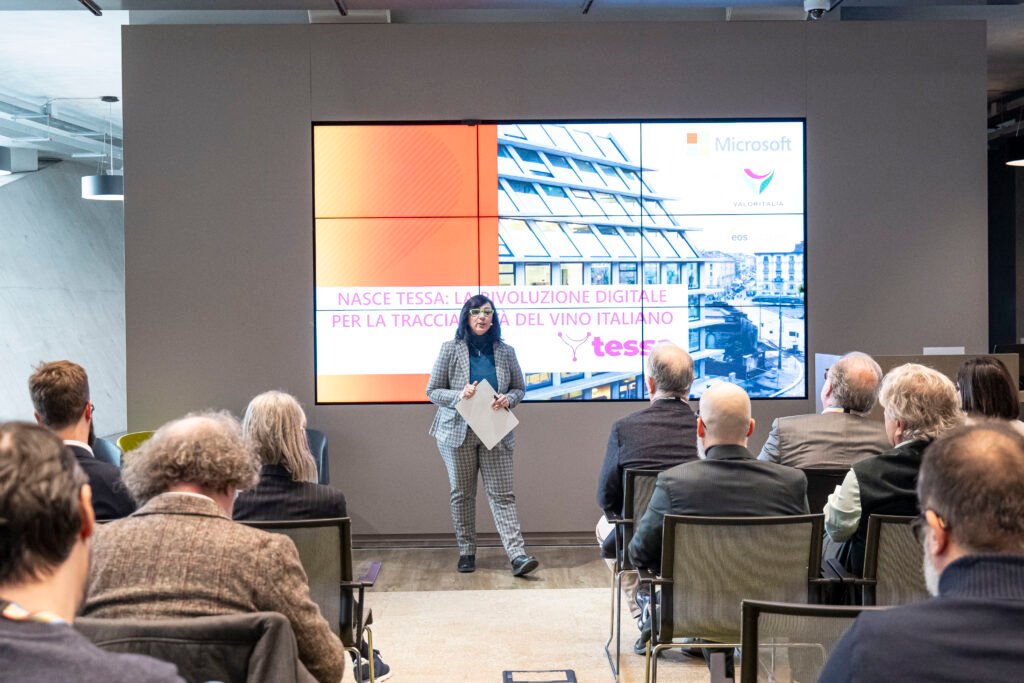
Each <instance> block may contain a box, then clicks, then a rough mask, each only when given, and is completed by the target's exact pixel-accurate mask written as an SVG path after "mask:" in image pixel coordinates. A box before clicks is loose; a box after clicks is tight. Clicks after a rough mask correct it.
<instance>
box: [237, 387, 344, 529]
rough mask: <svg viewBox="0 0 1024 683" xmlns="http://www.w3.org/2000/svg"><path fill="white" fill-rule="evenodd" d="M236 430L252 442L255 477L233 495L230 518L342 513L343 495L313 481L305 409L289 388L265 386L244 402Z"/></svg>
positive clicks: (327, 515)
mask: <svg viewBox="0 0 1024 683" xmlns="http://www.w3.org/2000/svg"><path fill="white" fill-rule="evenodd" d="M242 432H243V433H244V434H245V435H246V436H247V437H249V439H251V440H252V441H253V443H255V444H256V452H257V454H258V455H259V458H260V462H261V463H262V467H261V468H260V480H259V483H257V484H256V486H255V487H254V488H252V489H249V490H248V491H243V492H242V493H241V494H240V495H239V496H238V500H236V501H235V512H234V519H239V520H257V519H258V520H274V519H318V518H324V517H346V516H348V515H347V511H346V509H345V495H344V494H343V493H342V492H341V491H339V490H338V489H336V488H332V487H330V486H324V485H322V484H318V483H317V480H318V477H317V470H316V462H314V461H313V454H312V453H311V452H310V450H309V441H308V439H307V438H306V414H305V413H304V412H303V411H302V406H300V405H299V402H298V401H296V400H295V398H294V397H292V396H290V395H289V394H285V393H283V392H280V391H268V392H266V393H263V394H260V395H259V396H257V397H256V398H254V399H253V400H252V401H250V403H249V407H248V408H246V410H245V417H243V418H242Z"/></svg>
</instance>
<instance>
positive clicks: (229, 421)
mask: <svg viewBox="0 0 1024 683" xmlns="http://www.w3.org/2000/svg"><path fill="white" fill-rule="evenodd" d="M258 472H259V461H258V459H257V458H256V456H255V452H254V450H253V449H252V447H251V445H250V444H249V443H248V442H247V441H246V440H245V439H244V438H243V437H242V434H241V431H240V428H239V425H238V422H237V420H235V419H234V418H233V417H231V416H230V415H227V414H217V413H211V414H204V415H196V416H190V417H186V418H183V419H181V420H178V421H175V422H171V423H169V424H167V425H165V426H163V427H161V428H160V429H159V430H158V431H157V432H156V434H154V435H153V437H152V438H151V439H150V440H149V441H147V442H146V443H145V444H143V445H142V446H141V447H140V448H139V449H138V450H135V451H133V452H132V453H131V455H130V457H127V458H125V465H124V482H125V485H126V486H127V487H128V490H129V492H130V493H131V495H132V497H133V498H135V500H136V501H137V502H138V503H139V504H140V505H141V507H140V508H139V509H138V510H137V511H136V512H135V513H134V514H132V515H131V516H130V517H126V518H124V519H121V520H118V521H116V522H111V523H110V524H107V525H105V526H104V527H103V528H102V529H101V530H100V531H99V533H97V535H96V540H95V541H94V543H93V556H92V568H91V571H90V574H89V583H88V587H87V588H88V596H87V599H86V603H85V607H84V611H83V615H84V616H88V617H98V618H112V619H114V618H134V619H164V618H176V617H190V616H207V615H220V614H234V613H238V612H257V611H267V612H280V613H281V614H283V615H284V616H285V617H287V618H288V621H290V622H291V625H292V629H293V630H294V631H295V639H296V641H297V642H298V646H299V658H300V659H301V660H302V663H303V664H304V665H305V667H306V668H307V669H308V670H309V672H310V673H311V674H313V676H315V677H316V679H317V680H318V681H320V683H328V682H329V683H337V682H338V681H340V680H341V677H342V674H343V672H344V649H343V648H342V645H341V641H339V640H338V638H337V637H336V636H335V635H334V634H333V633H332V632H331V629H330V627H329V626H328V625H327V622H326V621H325V620H324V618H323V617H322V616H321V615H320V610H319V609H318V608H317V606H316V605H315V604H314V603H313V601H312V600H311V599H310V597H309V586H308V584H307V580H306V574H305V572H304V571H303V569H302V565H301V564H300V562H299V555H298V552H297V551H296V549H295V545H294V544H293V543H292V541H291V539H289V538H287V537H286V536H283V535H280V534H270V533H267V532H265V531H260V530H258V529H252V528H250V527H246V526H243V525H241V524H238V523H236V522H232V521H231V508H232V505H233V504H234V500H235V493H236V491H239V490H243V489H246V488H250V487H252V486H253V485H255V483H256V481H257V476H258Z"/></svg>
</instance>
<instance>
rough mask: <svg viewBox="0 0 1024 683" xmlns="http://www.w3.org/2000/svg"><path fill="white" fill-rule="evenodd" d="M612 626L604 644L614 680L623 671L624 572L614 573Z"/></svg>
mask: <svg viewBox="0 0 1024 683" xmlns="http://www.w3.org/2000/svg"><path fill="white" fill-rule="evenodd" d="M611 612H612V614H611V628H610V629H609V632H608V642H607V643H605V645H604V654H605V656H606V657H607V658H608V666H609V667H610V668H611V670H612V680H615V681H618V680H619V674H620V672H621V671H622V572H621V571H619V572H613V573H612V605H611ZM613 639H614V640H615V659H614V660H612V653H611V645H612V640H613Z"/></svg>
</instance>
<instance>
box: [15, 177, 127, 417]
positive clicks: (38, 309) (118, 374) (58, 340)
mask: <svg viewBox="0 0 1024 683" xmlns="http://www.w3.org/2000/svg"><path fill="white" fill-rule="evenodd" d="M92 172H93V169H92V168H91V167H90V166H85V165H81V164H73V163H69V162H62V163H58V164H54V165H52V166H49V167H47V168H44V169H42V170H40V171H37V172H35V173H26V174H24V176H23V177H21V178H20V179H18V180H16V181H14V182H10V183H7V184H5V185H3V186H0V387H2V389H0V420H10V419H25V420H31V419H32V402H31V400H30V399H29V395H28V384H27V379H28V376H29V375H30V374H31V372H32V367H33V366H34V365H36V364H38V363H39V362H41V361H49V360H58V359H62V358H66V359H69V360H73V361H75V362H76V363H79V364H81V365H82V366H83V367H84V368H85V369H86V372H88V373H89V382H90V385H91V388H92V400H93V402H94V403H95V404H96V432H97V434H100V435H105V434H112V433H116V432H123V431H125V429H126V425H127V422H128V418H127V406H126V400H125V318H124V212H123V206H122V203H121V202H99V201H87V200H85V199H82V196H81V177H82V176H83V175H89V174H90V173H92Z"/></svg>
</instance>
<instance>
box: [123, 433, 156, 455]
mask: <svg viewBox="0 0 1024 683" xmlns="http://www.w3.org/2000/svg"><path fill="white" fill-rule="evenodd" d="M151 436H153V432H128V433H127V434H122V435H121V438H119V439H118V440H117V447H118V448H120V449H121V452H122V453H127V452H128V451H134V450H135V449H136V448H138V447H139V446H141V445H142V444H143V443H144V442H146V441H147V440H148V439H149V437H151Z"/></svg>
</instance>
